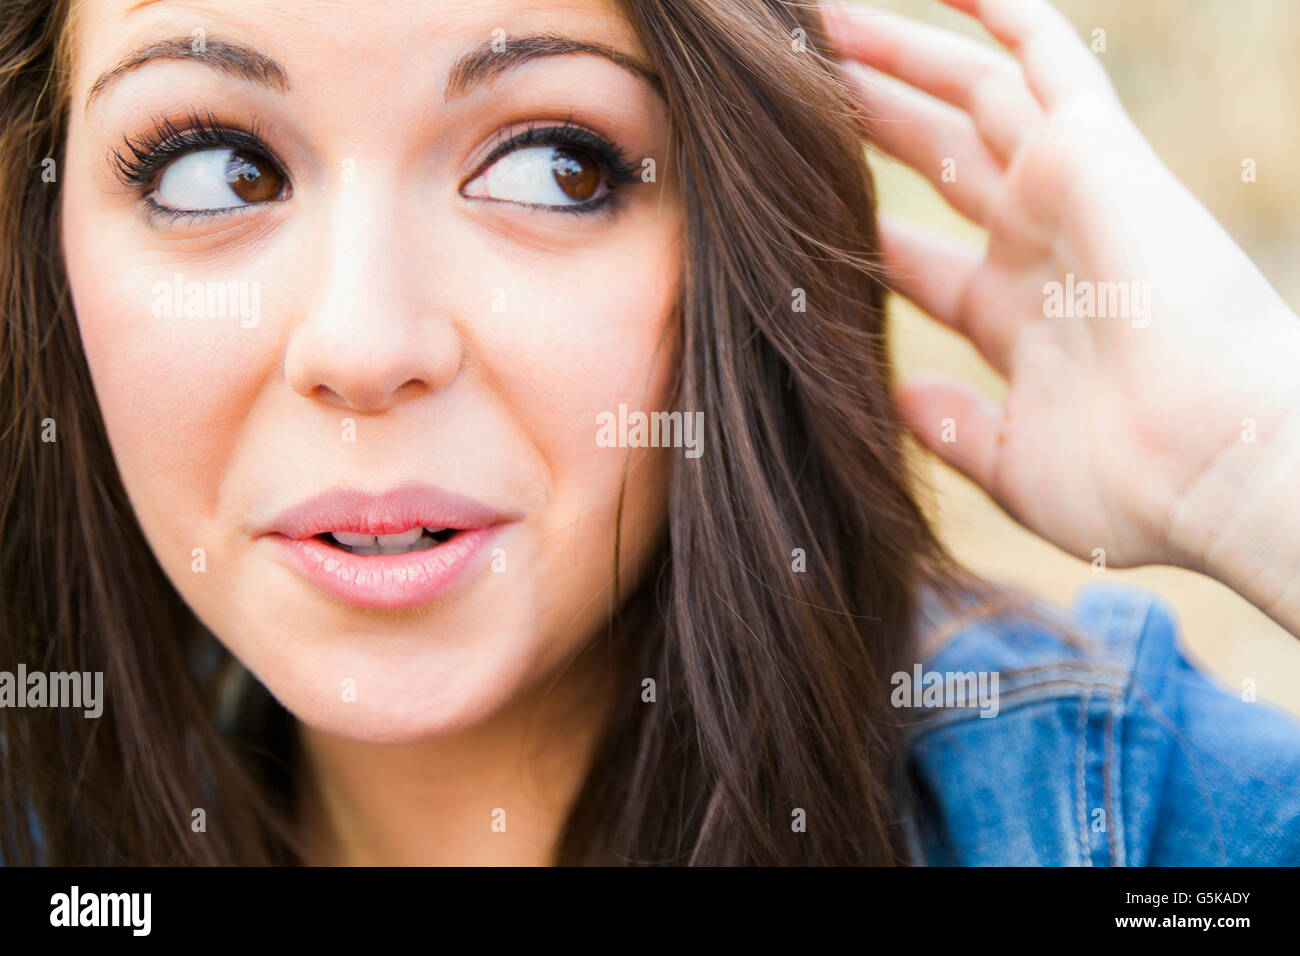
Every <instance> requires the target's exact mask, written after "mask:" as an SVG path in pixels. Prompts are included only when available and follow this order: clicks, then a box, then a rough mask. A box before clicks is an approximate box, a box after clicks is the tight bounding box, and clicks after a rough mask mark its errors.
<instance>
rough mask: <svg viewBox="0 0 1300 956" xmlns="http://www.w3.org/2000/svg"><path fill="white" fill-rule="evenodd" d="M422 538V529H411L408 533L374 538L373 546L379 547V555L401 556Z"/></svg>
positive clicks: (382, 535)
mask: <svg viewBox="0 0 1300 956" xmlns="http://www.w3.org/2000/svg"><path fill="white" fill-rule="evenodd" d="M422 537H424V529H423V528H418V527H417V528H412V529H411V530H410V531H403V532H402V533H401V534H381V535H377V536H376V537H375V544H376V545H377V546H378V547H379V551H380V553H381V554H401V553H402V552H403V551H407V550H409V549H410V547H411V545H413V544H415V542H417V541H419V540H420V538H422Z"/></svg>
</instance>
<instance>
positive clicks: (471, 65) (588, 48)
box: [442, 33, 664, 101]
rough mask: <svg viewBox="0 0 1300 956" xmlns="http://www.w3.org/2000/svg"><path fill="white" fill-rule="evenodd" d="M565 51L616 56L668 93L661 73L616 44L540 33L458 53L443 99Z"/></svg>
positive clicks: (605, 56) (614, 60)
mask: <svg viewBox="0 0 1300 956" xmlns="http://www.w3.org/2000/svg"><path fill="white" fill-rule="evenodd" d="M565 53H592V54H595V55H596V56H601V57H604V58H605V59H607V60H612V61H613V62H615V63H617V64H618V65H619V66H621V67H623V68H624V69H628V70H631V71H632V72H633V73H636V74H637V75H638V76H640V77H641V78H642V79H644V80H646V81H647V82H648V83H649V84H650V85H651V86H652V87H653V88H654V90H655V92H656V93H658V94H659V95H660V96H663V95H664V92H663V83H662V82H661V81H660V79H659V77H658V75H657V74H656V73H655V72H654V71H653V70H652V69H650V68H649V67H648V66H646V65H645V64H643V63H641V62H640V61H639V60H637V59H636V58H635V57H631V56H628V55H627V54H626V53H623V52H622V51H620V50H616V49H614V48H613V47H608V46H605V45H603V44H600V43H592V42H590V41H588V40H577V39H574V38H573V37H566V36H558V35H556V34H549V33H538V34H532V35H529V36H521V37H510V38H508V39H506V40H504V41H502V42H501V43H497V44H495V45H494V43H493V41H488V42H485V43H483V44H482V45H481V46H478V47H475V48H474V49H473V50H470V51H469V52H468V53H465V54H463V55H461V56H460V57H458V58H457V59H456V62H455V63H453V64H452V67H451V70H450V71H449V72H448V74H447V87H446V89H445V90H444V91H443V94H442V96H443V100H444V101H450V100H453V99H455V98H456V97H458V96H464V95H465V94H466V93H468V92H469V91H470V90H471V89H472V88H474V87H475V86H477V85H479V84H480V83H485V82H487V81H488V80H489V79H491V78H492V77H494V76H497V75H499V74H501V73H504V72H505V71H506V70H509V69H513V68H514V67H516V66H519V65H520V64H521V63H526V62H528V61H529V60H535V59H538V58H539V57H544V56H560V55H562V54H565Z"/></svg>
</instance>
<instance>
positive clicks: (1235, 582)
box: [826, 0, 1300, 633]
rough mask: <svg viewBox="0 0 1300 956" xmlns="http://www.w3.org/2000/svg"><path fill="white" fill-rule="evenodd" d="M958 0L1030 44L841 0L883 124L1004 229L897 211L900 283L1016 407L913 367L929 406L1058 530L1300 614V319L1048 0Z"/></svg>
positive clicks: (976, 463) (957, 459) (1033, 515)
mask: <svg viewBox="0 0 1300 956" xmlns="http://www.w3.org/2000/svg"><path fill="white" fill-rule="evenodd" d="M944 2H946V3H948V4H949V5H951V6H953V7H956V8H957V9H959V10H962V11H964V12H966V13H969V14H972V15H974V16H976V17H977V18H978V19H979V21H980V22H981V23H982V24H983V25H984V26H985V28H987V29H988V31H989V32H990V33H992V35H993V36H994V37H995V38H996V39H997V40H999V41H1000V42H1001V43H1002V44H1003V46H1005V47H1006V48H1007V50H1009V51H1010V54H1011V55H1007V54H1004V53H1000V52H997V51H994V50H992V49H991V48H989V47H986V46H983V45H980V44H978V43H975V42H973V41H970V40H967V39H965V38H963V37H960V36H957V35H955V34H952V33H949V32H947V31H944V30H939V29H936V28H933V27H930V26H926V25H923V24H919V23H916V22H913V21H910V20H908V19H906V18H903V17H899V16H895V15H892V14H884V13H880V12H878V11H873V10H867V9H864V8H859V7H846V8H844V9H841V10H835V9H830V10H827V12H826V23H827V29H828V30H829V32H830V35H831V39H832V41H833V42H834V43H835V45H836V47H837V48H838V50H839V51H840V52H841V54H842V56H843V58H844V59H845V60H846V61H850V62H849V69H850V72H851V73H853V75H854V77H855V80H856V81H857V82H858V86H859V90H860V95H861V99H862V105H863V107H864V109H865V111H866V113H867V115H868V117H869V119H870V122H869V127H870V131H871V132H870V135H871V138H872V140H873V142H874V143H875V145H876V146H878V147H879V148H881V149H882V150H884V151H885V152H888V153H889V154H891V155H893V156H895V157H896V158H898V159H900V160H902V161H903V162H906V163H907V164H909V165H911V166H913V167H915V168H916V169H917V170H919V171H920V172H921V173H923V174H924V175H925V176H927V177H928V178H929V179H930V181H931V182H932V183H934V185H935V187H936V188H937V189H938V190H939V191H940V192H941V193H942V194H943V196H944V197H945V198H946V199H947V201H948V202H949V203H950V204H951V205H952V206H953V207H954V208H956V209H957V210H958V211H959V212H961V213H962V214H964V215H965V216H967V217H968V218H970V219H971V220H973V221H974V222H976V223H978V224H979V225H981V226H983V227H984V228H986V229H987V230H988V247H987V251H982V250H979V249H975V248H971V247H968V246H965V245H963V244H961V243H957V242H954V241H952V240H949V239H947V238H944V237H942V236H940V235H938V234H935V233H932V232H930V231H929V230H926V229H923V228H921V227H918V226H916V225H914V224H909V223H906V222H902V221H897V220H892V219H888V218H883V220H882V243H883V247H884V248H883V252H884V255H885V259H886V264H887V266H888V268H889V271H890V274H891V277H892V282H893V287H894V288H895V289H896V290H897V291H898V292H899V293H901V294H902V295H905V296H906V297H907V298H909V299H910V300H912V301H913V302H914V303H916V304H917V306H919V307H920V308H921V309H923V310H924V311H926V312H928V313H929V314H930V315H932V316H934V317H935V318H936V319H938V320H940V321H941V322H943V323H945V324H947V325H948V326H950V327H952V328H953V329H955V330H957V331H958V332H960V333H961V334H963V335H964V336H966V337H967V338H969V339H970V340H971V341H972V342H973V343H974V345H975V346H976V348H977V349H978V350H979V352H980V353H981V354H982V355H983V356H984V358H985V359H986V360H987V361H988V362H989V363H990V364H991V365H992V366H993V367H994V368H995V369H997V370H998V371H999V372H1000V373H1001V374H1002V375H1004V376H1005V377H1006V378H1007V379H1008V383H1009V389H1008V393H1007V398H1006V402H1005V405H1004V406H1002V407H999V406H998V405H997V404H995V403H993V402H991V401H989V400H988V399H987V398H985V397H984V396H982V395H981V394H980V393H978V392H977V391H975V390H974V389H973V388H971V387H969V386H967V385H964V384H962V383H959V382H953V381H945V380H937V379H934V378H931V377H926V378H919V379H916V380H913V381H911V382H909V383H907V384H905V385H903V386H901V387H900V389H899V393H898V395H899V403H900V406H901V408H902V409H903V412H904V415H905V416H906V418H907V420H908V421H909V424H910V425H911V426H912V428H913V429H914V430H915V432H916V434H917V436H918V437H919V438H920V440H921V441H922V442H923V443H924V444H925V445H926V447H928V448H930V449H931V450H932V451H934V452H935V453H937V454H938V455H940V456H941V457H942V458H943V459H944V460H946V461H947V462H949V463H950V464H952V465H953V466H954V467H956V468H957V469H958V470H959V471H961V472H963V473H964V474H966V475H967V476H968V477H970V478H971V479H973V480H974V481H976V482H977V483H979V484H980V485H981V486H982V487H983V488H984V489H985V490H986V491H987V492H988V493H989V494H990V495H991V496H992V497H993V498H994V499H995V500H996V501H997V502H998V503H999V504H1000V505H1001V506H1002V507H1003V508H1004V509H1006V510H1007V512H1008V513H1010V514H1011V515H1012V517H1014V518H1016V519H1017V520H1018V521H1020V522H1021V523H1022V524H1024V525H1025V526H1027V527H1028V528H1030V529H1031V530H1033V531H1035V532H1036V533H1038V534H1040V535H1042V536H1043V537H1044V538H1046V539H1048V540H1049V541H1051V542H1053V543H1055V544H1056V545H1058V546H1059V547H1061V548H1063V549H1065V550H1067V551H1069V552H1071V553H1073V554H1075V555H1078V556H1080V557H1084V558H1087V557H1089V556H1090V555H1091V554H1092V553H1093V549H1095V548H1104V549H1105V550H1106V553H1107V561H1108V563H1110V564H1113V565H1116V566H1132V565H1137V564H1148V563H1168V564H1177V565H1182V566H1184V567H1189V568H1193V569H1196V570H1200V571H1203V572H1206V573H1209V574H1212V575H1213V576H1215V577H1218V578H1219V579H1220V580H1223V581H1224V582H1225V583H1227V584H1229V585H1230V586H1232V587H1234V588H1235V589H1236V590H1238V591H1239V592H1241V593H1242V594H1243V595H1245V596H1246V597H1247V598H1248V599H1250V600H1252V601H1253V602H1254V603H1255V604H1257V605H1258V606H1259V607H1261V608H1262V609H1263V610H1265V611H1266V612H1267V613H1269V614H1271V615H1273V616H1274V618H1275V619H1277V620H1278V621H1279V622H1280V623H1282V624H1283V625H1284V626H1286V627H1288V628H1289V629H1290V630H1292V631H1293V632H1296V633H1300V518H1298V517H1297V515H1298V514H1300V320H1297V318H1296V316H1295V315H1294V314H1293V313H1292V312H1291V311H1290V310H1289V309H1288V308H1287V306H1286V304H1285V303H1284V302H1283V301H1282V300H1281V298H1280V297H1279V296H1278V295H1277V293H1276V292H1275V291H1274V290H1273V289H1272V288H1271V287H1270V285H1269V284H1268V282H1267V281H1266V280H1265V278H1264V277H1263V276H1262V275H1261V274H1260V272H1259V270H1258V269H1257V268H1256V267H1255V266H1254V264H1253V263H1252V262H1251V261H1250V260H1249V259H1248V258H1247V257H1246V255H1245V254H1244V253H1243V252H1242V251H1241V249H1239V248H1238V247H1237V245H1236V244H1235V243H1234V242H1233V241H1232V239H1231V238H1230V237H1229V236H1228V235H1227V233H1226V232H1225V231H1224V230H1223V228H1222V227H1221V226H1220V225H1219V224H1218V223H1217V222H1216V221H1215V220H1214V218H1213V217H1212V216H1211V215H1210V214H1209V212H1208V211H1207V210H1206V209H1205V208H1204V207H1203V206H1202V205H1201V204H1200V203H1199V202H1198V201H1197V200H1196V198H1195V197H1194V196H1193V195H1192V194H1191V193H1190V192H1188V190H1187V189H1186V188H1185V187H1184V186H1183V185H1182V184H1181V183H1180V182H1179V181H1178V180H1177V179H1176V178H1175V177H1174V176H1173V175H1172V174H1171V173H1170V172H1169V170H1168V169H1167V168H1166V167H1165V166H1164V164H1163V163H1162V162H1161V161H1160V159H1159V158H1158V157H1157V156H1156V154H1155V152H1154V151H1153V150H1152V149H1151V147H1150V145H1149V144H1148V143H1147V142H1146V140H1145V139H1144V138H1143V137H1142V135H1141V134H1140V133H1139V131H1138V130H1137V128H1136V127H1135V126H1134V125H1133V123H1132V121H1131V120H1130V119H1129V117H1128V116H1127V115H1126V114H1125V112H1124V110H1123V108H1122V106H1121V105H1120V102H1119V100H1118V98H1117V96H1116V94H1115V92H1114V89H1113V88H1112V86H1111V84H1110V81H1109V79H1108V78H1107V76H1106V73H1105V71H1104V70H1103V68H1102V67H1101V65H1100V63H1099V62H1098V60H1097V59H1096V57H1095V56H1094V55H1093V54H1092V52H1091V51H1090V50H1089V49H1088V47H1087V46H1085V45H1084V43H1083V42H1082V40H1081V39H1080V38H1079V36H1078V34H1077V33H1076V32H1075V30H1074V29H1073V27H1072V26H1071V25H1070V24H1069V22H1068V21H1066V20H1065V18H1064V17H1062V16H1061V15H1060V14H1059V13H1058V12H1057V11H1056V10H1055V9H1054V8H1053V7H1051V6H1050V5H1049V4H1048V3H1047V2H1046V0H944ZM852 61H856V63H857V64H861V65H864V66H865V67H868V68H870V70H864V69H861V68H860V67H859V66H857V65H856V64H855V63H854V62H852ZM873 71H879V72H878V73H877V72H873ZM881 73H883V74H888V75H889V76H892V77H894V78H895V81H888V82H880V79H881V77H880V74H881ZM896 81H901V82H896ZM945 170H947V171H948V175H944V173H945Z"/></svg>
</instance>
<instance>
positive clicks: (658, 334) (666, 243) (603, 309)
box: [487, 227, 680, 521]
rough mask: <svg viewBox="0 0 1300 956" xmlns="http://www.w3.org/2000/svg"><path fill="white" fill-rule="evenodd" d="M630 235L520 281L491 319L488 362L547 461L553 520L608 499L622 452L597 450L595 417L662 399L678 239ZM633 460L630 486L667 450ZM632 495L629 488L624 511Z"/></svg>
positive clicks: (672, 355)
mask: <svg viewBox="0 0 1300 956" xmlns="http://www.w3.org/2000/svg"><path fill="white" fill-rule="evenodd" d="M640 232H641V235H640V238H639V239H638V240H636V241H634V242H630V243H629V242H622V243H612V244H611V254H610V256H609V257H608V259H605V258H603V257H602V259H600V260H598V261H588V262H587V263H586V264H585V265H583V266H582V267H581V268H574V269H573V270H564V269H553V270H549V272H548V273H547V274H546V275H545V276H540V277H539V276H538V275H532V276H530V277H529V278H528V280H527V282H526V283H523V282H521V283H520V288H519V289H518V292H517V293H516V294H517V295H518V296H519V299H518V301H511V299H510V298H509V297H508V298H507V308H506V309H505V310H504V311H503V313H501V315H500V316H494V317H493V318H494V319H496V334H493V335H492V336H491V338H490V340H488V342H487V345H488V347H489V348H490V349H491V350H492V354H491V356H490V357H489V358H488V359H487V361H488V364H490V365H492V366H494V367H495V368H496V369H498V370H499V372H498V374H499V375H500V381H501V383H502V387H503V388H504V389H506V390H507V391H508V393H509V395H508V399H507V400H508V402H509V404H510V406H511V407H512V409H514V411H515V414H516V416H517V417H518V419H519V420H520V422H521V424H522V426H523V428H524V430H525V431H526V432H527V433H528V434H529V435H530V437H531V438H532V440H533V442H534V444H535V445H536V446H537V447H538V448H539V450H540V451H541V454H542V456H543V458H544V459H545V461H546V463H547V466H548V468H549V470H550V474H551V484H552V493H553V497H554V500H553V502H552V505H553V507H552V509H551V510H552V512H554V520H556V521H565V520H573V519H574V518H575V517H576V514H575V512H577V511H581V512H583V513H586V512H590V511H592V510H593V509H597V508H599V507H600V506H601V505H602V504H603V505H607V506H609V507H611V508H612V507H613V505H614V504H615V503H616V499H617V497H618V490H619V485H620V483H621V482H622V478H623V473H624V468H625V465H626V464H627V461H626V459H627V449H623V448H607V447H600V446H598V444H597V441H596V436H597V432H598V420H599V416H601V415H602V414H609V413H615V414H616V413H617V409H618V406H619V405H620V404H624V405H626V406H627V407H628V409H629V410H636V409H641V410H645V411H651V410H657V409H662V408H666V407H668V405H669V404H670V403H671V402H672V399H673V396H672V395H671V393H670V388H671V385H672V379H673V372H674V371H675V367H676V362H677V355H676V346H677V342H676V338H675V322H674V316H675V312H674V310H675V305H676V299H677V290H678V273H679V270H680V260H679V257H678V251H677V243H676V241H675V239H674V238H672V237H671V236H669V235H667V234H665V233H664V232H661V231H658V230H656V229H654V228H645V227H642V229H641V230H640ZM614 250H617V254H616V255H615V254H614ZM557 274H558V275H557ZM507 296H509V293H507ZM633 459H634V461H635V462H636V467H635V469H633V471H632V472H630V473H629V474H628V482H629V488H631V487H632V486H633V484H634V483H635V482H640V481H642V480H644V479H643V477H642V476H643V475H644V473H646V472H648V471H661V470H662V469H661V466H660V464H657V463H656V462H661V461H663V460H666V456H664V455H645V456H643V455H638V454H637V453H634V455H633ZM648 477H649V476H646V478H648ZM639 500H640V498H639V497H633V496H631V495H629V506H630V503H632V502H637V501H639Z"/></svg>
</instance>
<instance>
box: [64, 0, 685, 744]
mask: <svg viewBox="0 0 1300 956" xmlns="http://www.w3.org/2000/svg"><path fill="white" fill-rule="evenodd" d="M73 41H74V42H73V47H72V51H73V62H74V71H73V92H72V103H71V110H70V127H69V133H68V144H67V154H66V158H65V160H64V162H63V167H62V169H60V170H59V171H58V175H59V177H60V179H59V181H60V183H61V186H62V189H63V207H62V209H63V211H62V216H63V246H64V254H65V258H66V263H67V270H68V276H69V280H70V282H71V287H72V293H73V300H74V304H75V307H76V313H77V319H78V323H79V325H80V329H81V335H82V340H83V342H84V345H85V351H86V355H87V358H88V360H89V364H90V370H91V373H92V377H93V380H94V386H95V390H96V393H97V394H98V397H99V403H100V407H101V409H102V412H103V416H104V420H105V423H106V426H107V429H108V435H109V438H110V440H111V443H112V447H113V452H114V455H115V457H116V461H117V465H118V468H119V470H120V472H121V475H122V479H123V482H124V483H125V486H126V490H127V492H128V494H129V496H130V499H131V503H132V505H133V507H134V509H135V513H136V516H137V517H138V519H139V522H140V524H141V526H142V528H143V530H144V533H145V535H146V537H147V538H148V540H149V543H150V545H151V546H152V548H153V550H154V552H155V553H156V555H157V557H158V560H159V562H160V563H161V565H162V567H163V569H164V570H165V571H166V573H167V574H168V576H169V577H170V578H171V580H172V582H173V583H174V584H175V586H176V587H177V589H178V590H179V591H180V593H181V595H183V596H184V598H185V599H186V601H187V602H188V603H189V605H190V606H191V607H192V608H193V609H194V611H195V612H196V613H197V614H198V616H199V617H200V618H201V619H202V620H203V622H204V623H205V624H206V625H207V626H208V627H209V628H211V629H212V631H213V632H214V633H215V634H217V635H218V636H219V637H220V638H221V639H222V641H223V642H224V643H225V644H226V645H227V646H228V647H229V648H230V649H231V650H232V651H233V652H234V653H235V654H236V655H237V656H238V657H239V658H240V659H241V660H242V661H243V662H244V663H245V665H247V666H248V667H249V669H250V670H252V671H253V673H254V674H255V675H256V676H257V677H258V678H259V679H261V680H262V681H263V682H264V683H265V684H266V685H267V687H269V688H270V690H271V691H272V692H273V693H274V694H275V695H276V696H277V697H278V698H279V699H280V700H281V702H282V703H284V704H285V706H286V707H287V708H288V709H289V710H290V711H292V712H293V713H294V714H296V715H297V716H298V717H299V718H300V719H302V720H303V721H305V722H307V723H308V724H310V725H312V726H314V727H316V728H318V729H321V730H324V731H327V732H331V733H336V734H340V735H344V736H348V737H352V738H355V739H359V740H370V741H383V742H413V741H416V740H420V739H425V738H430V737H433V736H436V735H439V734H445V733H449V732H452V731H454V730H457V729H461V728H464V727H466V726H468V725H470V724H472V723H474V722H476V721H479V720H482V719H484V718H486V717H487V716H489V715H490V714H492V713H493V712H495V711H496V710H498V709H500V708H501V707H502V706H504V705H505V704H506V703H507V702H509V701H510V700H512V699H514V698H518V697H520V696H521V695H522V694H523V693H524V692H525V691H526V690H528V689H530V688H533V687H536V686H538V685H539V683H540V682H541V681H542V680H544V679H545V678H547V677H548V676H550V675H551V674H553V673H554V672H555V671H556V669H557V668H558V667H559V666H561V665H562V664H563V663H564V662H565V661H566V660H567V659H569V658H571V657H572V656H573V655H574V654H575V653H576V652H577V651H578V650H579V649H580V648H581V647H582V645H583V644H584V643H585V642H586V641H587V639H588V638H589V637H590V636H591V635H592V634H593V632H594V631H595V630H596V629H597V628H598V626H599V624H600V623H601V621H602V620H603V619H604V617H605V615H606V614H607V613H608V611H609V607H610V602H611V600H612V598H613V595H612V575H611V571H612V566H613V547H614V544H613V542H614V528H615V521H616V514H617V506H618V498H619V487H620V483H621V482H622V481H623V479H624V469H625V467H626V468H627V469H628V471H627V476H626V480H627V495H626V504H625V507H624V530H623V534H624V538H623V555H622V559H623V565H624V568H625V571H624V574H625V575H626V578H627V579H632V578H634V577H635V575H636V572H637V570H639V569H640V567H641V565H642V564H643V560H644V558H645V556H646V554H647V552H648V550H649V548H650V546H651V545H652V543H653V539H654V537H655V535H656V533H657V532H658V531H659V530H660V529H661V528H662V522H663V513H664V495H665V492H664V489H665V486H666V477H667V469H668V467H669V458H668V456H669V455H671V454H674V453H676V454H681V452H680V451H677V452H673V451H672V450H668V449H633V450H628V449H625V448H618V447H601V446H600V445H598V443H597V431H598V429H597V416H598V415H600V414H601V413H602V412H605V413H608V412H613V413H615V414H617V410H618V407H619V405H620V404H626V405H627V407H628V408H629V409H632V410H655V409H659V408H664V407H667V406H668V405H669V404H670V403H671V396H670V395H669V394H668V389H669V388H670V385H671V379H672V371H673V363H674V362H675V361H676V358H675V352H674V348H675V341H674V339H673V337H672V333H671V319H672V312H673V306H674V304H675V301H676V295H677V283H678V276H679V272H680V268H681V253H680V245H679V243H680V236H681V228H682V215H681V209H680V199H679V196H678V195H677V192H676V191H675V190H674V188H673V187H672V185H671V184H668V183H665V175H664V173H665V167H666V162H665V160H666V157H667V148H668V138H669V127H668V121H667V113H666V108H665V104H664V102H663V100H662V99H661V97H660V95H659V94H658V93H657V92H656V89H655V86H654V84H653V83H652V82H651V81H650V80H649V79H648V78H647V77H646V76H644V75H642V73H641V72H639V70H638V68H637V64H641V65H644V64H645V63H646V62H647V59H646V55H645V51H644V49H642V48H641V46H640V44H639V43H638V41H637V39H636V37H635V35H634V33H633V31H632V30H631V28H630V27H629V26H628V25H627V24H626V23H625V22H624V21H623V20H621V19H620V17H619V15H618V13H617V11H616V10H615V9H613V8H612V7H611V6H610V5H609V4H607V3H602V2H599V0H582V2H566V3H556V2H547V3H529V2H522V0H496V2H485V0H476V2H474V3H464V2H456V0H424V2H420V3H413V2H391V3H383V2H356V3H344V2H329V3H326V2H323V0H322V2H307V0H296V2H291V0H279V2H274V3H272V2H251V0H250V2H241V3H238V4H232V3H225V2H219V0H211V2H201V0H194V2H189V0H161V2H143V3H141V2H131V0H84V2H82V3H81V4H80V5H79V6H78V8H77V9H76V12H75V14H74V21H73ZM160 140H161V142H160ZM645 160H653V165H651V164H649V163H646V162H644V161H645ZM629 455H630V457H629ZM440 528H446V529H447V530H445V531H440V530H439V529H440ZM421 529H428V530H421ZM378 535H383V536H382V537H377V536H378ZM165 690H166V689H165V688H161V689H160V692H164V691H165Z"/></svg>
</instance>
